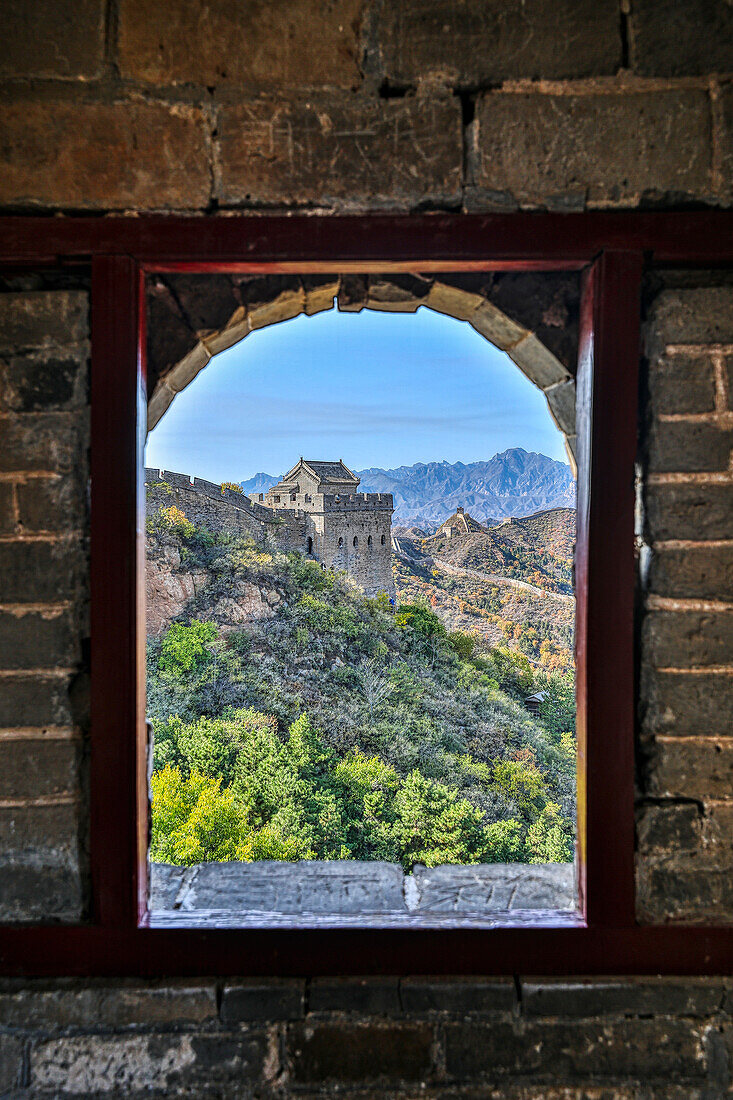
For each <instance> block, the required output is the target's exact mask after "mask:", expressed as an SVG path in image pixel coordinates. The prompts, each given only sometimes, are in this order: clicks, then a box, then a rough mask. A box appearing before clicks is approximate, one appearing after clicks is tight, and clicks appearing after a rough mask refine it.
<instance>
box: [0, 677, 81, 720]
mask: <svg viewBox="0 0 733 1100" xmlns="http://www.w3.org/2000/svg"><path fill="white" fill-rule="evenodd" d="M0 685H1V686H2V692H1V693H0V727H1V726H5V727H13V726H15V727H19V726H20V727H22V726H54V725H55V726H69V725H72V724H73V721H74V719H73V715H72V712H71V706H70V702H69V677H68V676H66V675H64V676H57V675H53V676H52V675H48V674H44V673H39V674H36V673H23V672H19V673H14V674H13V675H12V676H3V677H2V680H1V681H0Z"/></svg>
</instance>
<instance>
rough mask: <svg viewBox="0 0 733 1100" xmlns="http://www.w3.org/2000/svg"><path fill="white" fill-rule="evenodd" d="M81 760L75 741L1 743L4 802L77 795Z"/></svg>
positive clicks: (0, 790) (0, 775)
mask: <svg viewBox="0 0 733 1100" xmlns="http://www.w3.org/2000/svg"><path fill="white" fill-rule="evenodd" d="M41 705H43V704H41ZM78 757H79V747H78V745H77V744H76V743H75V742H74V741H61V740H55V739H54V740H51V739H48V740H45V739H37V740H32V741H31V740H28V741H20V740H13V741H0V799H10V798H12V799H20V798H40V797H44V796H46V797H47V796H49V795H66V794H74V793H76V791H77V788H78V784H79V778H78V769H79V760H78Z"/></svg>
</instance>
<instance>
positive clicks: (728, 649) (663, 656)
mask: <svg viewBox="0 0 733 1100" xmlns="http://www.w3.org/2000/svg"><path fill="white" fill-rule="evenodd" d="M642 653H643V659H644V660H645V661H647V662H649V663H650V664H652V665H654V666H655V667H656V668H690V667H695V666H698V667H699V666H701V665H724V664H727V663H728V662H729V661H730V658H731V654H732V653H733V615H731V614H730V613H727V612H717V613H716V612H712V611H650V612H647V614H646V615H645V616H644V622H643V626H642Z"/></svg>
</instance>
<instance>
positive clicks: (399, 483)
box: [240, 447, 575, 529]
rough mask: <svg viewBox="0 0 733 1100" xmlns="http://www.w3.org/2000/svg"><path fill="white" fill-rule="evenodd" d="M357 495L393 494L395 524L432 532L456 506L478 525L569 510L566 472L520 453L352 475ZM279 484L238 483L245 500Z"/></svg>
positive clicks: (267, 480)
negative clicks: (430, 529)
mask: <svg viewBox="0 0 733 1100" xmlns="http://www.w3.org/2000/svg"><path fill="white" fill-rule="evenodd" d="M354 472H355V474H356V475H357V477H359V478H360V479H361V484H360V485H359V492H361V493H392V495H393V497H394V503H395V512H394V516H393V517H392V522H393V523H394V524H402V525H408V524H416V525H418V526H420V527H423V528H426V529H428V528H435V527H437V526H438V525H439V524H440V523H441V522H442V521H443V520H444V519H446V518H447V516H449V515H450V514H451V513H452V512H455V510H456V508H457V507H458V506H461V507H463V508H465V509H466V511H467V512H470V513H471V515H472V516H473V517H474V518H475V519H477V520H479V521H480V522H481V523H486V524H490V523H491V522H492V521H496V522H498V521H500V520H503V519H507V518H508V517H509V516H514V517H516V518H520V517H522V516H529V515H531V514H532V513H534V512H539V511H541V510H543V509H546V508H574V507H575V482H574V480H573V475H572V472H571V470H570V467H569V466H568V465H566V463H564V462H558V461H557V460H556V459H553V458H548V457H547V455H543V454H538V453H537V452H535V451H525V450H524V448H523V447H512V448H510V449H509V450H507V451H502V452H501V454H496V455H494V457H493V458H490V459H488V461H484V462H469V463H464V462H416V463H415V464H414V465H413V466H398V467H397V468H396V469H393V470H384V469H382V468H381V467H379V466H372V467H370V468H369V469H367V470H355V471H354ZM279 480H280V478H279V477H274V476H273V475H271V474H265V473H258V474H255V475H254V477H251V478H249V480H247V481H242V482H240V485H241V486H242V488H243V490H244V492H245V493H247V494H253V493H266V492H267V490H268V489H270V488H271V487H272V486H273V485H275V484H276V483H277V482H278V481H279Z"/></svg>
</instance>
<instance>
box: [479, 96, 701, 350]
mask: <svg viewBox="0 0 733 1100" xmlns="http://www.w3.org/2000/svg"><path fill="white" fill-rule="evenodd" d="M477 120H478V159H477V164H476V169H475V183H476V187H477V188H478V190H479V193H483V194H489V195H494V196H497V195H499V196H504V197H505V198H510V199H511V200H512V201H516V202H518V203H519V204H520V205H522V206H551V207H558V208H582V207H583V206H584V205H586V204H588V205H591V206H592V205H597V204H601V203H603V204H607V203H613V204H615V205H622V206H634V205H636V204H637V203H638V202H639V201H640V200H641V199H642V197H644V196H663V195H669V194H674V195H678V196H688V197H691V196H700V197H703V196H709V195H710V194H711V193H712V179H711V156H712V154H711V121H710V106H709V103H708V100H707V96H706V94H705V93H704V92H702V91H693V90H675V91H648V92H629V93H627V94H622V95H619V94H593V93H589V94H586V95H548V94H540V93H538V92H521V93H518V92H512V93H509V92H504V91H497V92H489V93H486V94H485V95H484V96H483V97H482V98H481V100H480V102H479V105H478V109H477ZM670 134H674V136H675V140H674V142H672V141H670V140H669V135H670ZM705 339H710V336H709V335H708V336H706V337H705Z"/></svg>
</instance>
